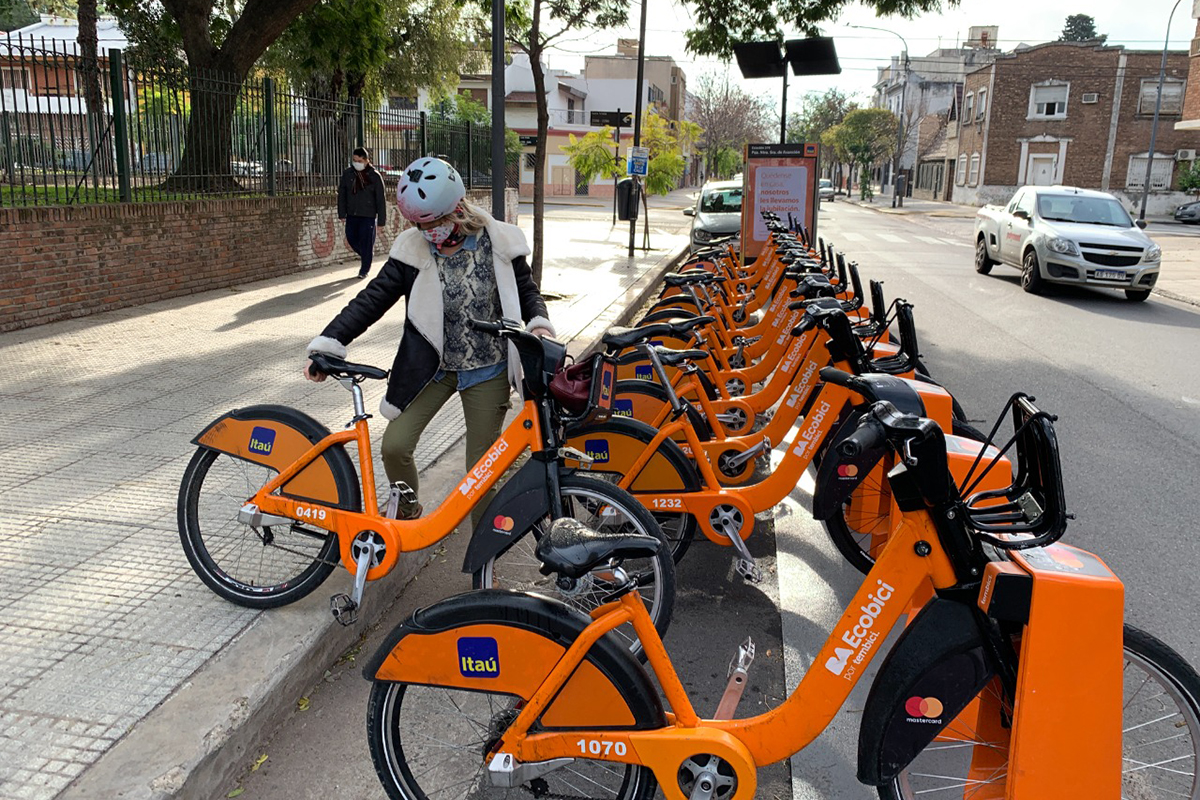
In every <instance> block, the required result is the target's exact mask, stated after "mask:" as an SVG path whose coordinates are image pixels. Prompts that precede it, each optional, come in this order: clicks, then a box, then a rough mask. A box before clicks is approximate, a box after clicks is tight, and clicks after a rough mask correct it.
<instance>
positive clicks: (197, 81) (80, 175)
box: [0, 36, 516, 206]
mask: <svg viewBox="0 0 1200 800" xmlns="http://www.w3.org/2000/svg"><path fill="white" fill-rule="evenodd" d="M359 146H365V147H367V148H368V149H369V150H370V152H371V153H372V161H373V162H374V164H375V165H376V167H377V169H379V171H380V172H381V173H382V174H383V176H384V180H385V183H387V184H388V185H389V186H390V185H394V183H395V181H396V180H397V178H398V176H399V174H400V171H401V170H402V169H403V168H404V166H405V165H407V164H408V163H410V162H411V161H413V160H415V159H416V158H418V157H419V156H420V155H422V154H428V153H436V154H440V155H444V156H446V157H447V158H448V159H449V160H450V161H451V163H453V164H454V165H455V167H457V168H458V169H459V171H460V172H461V173H462V175H463V179H464V181H465V182H466V184H467V187H468V188H484V187H490V186H491V183H492V169H491V129H490V126H487V125H478V124H475V125H473V124H470V123H460V122H456V121H452V120H447V119H442V118H438V117H437V116H430V115H428V114H427V113H426V112H423V111H415V110H405V109H378V110H377V109H372V108H367V107H365V106H364V104H363V102H362V101H361V100H359V101H357V102H350V103H347V102H341V101H337V100H328V99H322V98H318V97H313V96H306V95H303V94H299V93H295V92H292V91H288V90H287V88H286V87H283V86H280V85H279V84H278V83H277V82H276V81H275V80H273V79H272V78H269V77H265V78H259V77H254V78H251V79H249V80H247V81H246V82H244V83H242V82H239V81H237V80H236V78H233V77H231V76H228V75H224V74H220V73H209V72H200V71H188V72H173V71H169V70H146V69H133V68H131V67H129V66H128V65H127V64H126V63H125V62H124V59H123V57H122V53H121V52H120V51H118V50H109V51H107V53H106V54H105V55H104V56H102V57H100V58H98V59H87V58H84V57H83V56H82V55H80V54H79V52H78V50H77V49H76V47H75V45H74V43H73V42H61V41H57V42H47V41H46V40H38V41H36V42H35V41H32V40H30V39H27V38H26V39H19V38H15V37H11V36H9V37H5V38H3V39H0V206H12V205H63V204H74V203H97V202H139V201H157V200H175V199H186V198H193V197H199V196H213V195H225V196H229V195H293V194H328V193H330V192H332V191H333V190H334V187H336V185H337V181H338V178H339V177H340V176H341V174H342V172H343V170H345V169H346V167H347V166H348V165H349V160H350V152H351V150H352V149H353V148H355V147H359ZM509 172H510V173H512V176H515V174H516V173H515V171H512V170H510V171H509ZM512 176H510V181H511V177H512Z"/></svg>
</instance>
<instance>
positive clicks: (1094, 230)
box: [975, 186, 1162, 300]
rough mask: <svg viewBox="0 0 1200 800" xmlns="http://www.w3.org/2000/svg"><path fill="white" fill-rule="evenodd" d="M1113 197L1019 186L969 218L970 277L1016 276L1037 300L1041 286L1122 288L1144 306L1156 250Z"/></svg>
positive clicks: (1153, 279)
mask: <svg viewBox="0 0 1200 800" xmlns="http://www.w3.org/2000/svg"><path fill="white" fill-rule="evenodd" d="M1144 227H1146V225H1145V223H1144V222H1143V221H1141V220H1138V221H1137V222H1136V223H1135V222H1134V221H1133V219H1132V218H1130V216H1129V214H1128V213H1127V212H1126V211H1125V209H1124V207H1122V206H1121V204H1120V203H1119V202H1118V201H1117V199H1116V198H1115V197H1113V196H1112V195H1110V194H1105V193H1104V192H1095V191H1091V190H1088V189H1076V188H1073V187H1070V186H1025V187H1022V188H1020V189H1018V190H1017V193H1016V194H1014V195H1013V197H1012V199H1011V200H1010V201H1009V202H1008V205H1006V206H996V205H989V206H984V207H983V208H981V209H979V213H978V214H976V215H975V271H976V272H978V273H980V274H981V275H987V274H988V273H989V272H991V271H992V266H993V265H994V264H997V263H999V264H1008V265H1010V266H1013V267H1016V268H1018V269H1019V270H1021V287H1022V288H1023V289H1024V290H1025V291H1027V292H1030V293H1031V294H1038V293H1039V292H1041V291H1042V289H1044V288H1045V285H1046V283H1048V282H1050V283H1070V284H1077V285H1079V284H1087V285H1090V286H1104V287H1107V288H1110V289H1124V290H1125V296H1126V297H1128V298H1129V299H1130V300H1145V299H1146V298H1147V297H1149V296H1150V290H1151V289H1153V288H1154V284H1155V283H1156V282H1157V281H1158V270H1159V266H1160V264H1161V262H1162V249H1161V248H1159V246H1158V245H1157V244H1155V243H1154V242H1153V241H1151V239H1150V237H1149V236H1147V235H1146V234H1145V233H1143V232H1142V228H1144Z"/></svg>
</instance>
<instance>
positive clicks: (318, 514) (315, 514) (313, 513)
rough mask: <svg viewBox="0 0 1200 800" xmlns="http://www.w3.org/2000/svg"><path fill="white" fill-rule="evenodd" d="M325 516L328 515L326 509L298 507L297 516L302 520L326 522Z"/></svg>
mask: <svg viewBox="0 0 1200 800" xmlns="http://www.w3.org/2000/svg"><path fill="white" fill-rule="evenodd" d="M325 515H326V512H325V509H323V508H310V507H308V506H296V516H297V517H299V518H300V519H315V520H324V519H325Z"/></svg>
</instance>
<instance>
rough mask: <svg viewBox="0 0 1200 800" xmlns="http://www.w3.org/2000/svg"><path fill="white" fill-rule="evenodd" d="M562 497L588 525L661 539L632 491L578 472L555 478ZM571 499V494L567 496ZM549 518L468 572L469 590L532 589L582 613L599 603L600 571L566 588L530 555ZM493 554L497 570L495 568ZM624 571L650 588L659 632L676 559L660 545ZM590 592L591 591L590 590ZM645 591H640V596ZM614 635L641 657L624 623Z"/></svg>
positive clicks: (667, 619) (671, 598)
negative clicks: (649, 554)
mask: <svg viewBox="0 0 1200 800" xmlns="http://www.w3.org/2000/svg"><path fill="white" fill-rule="evenodd" d="M559 490H560V493H561V494H562V496H563V500H564V502H563V511H564V513H565V514H567V515H569V516H573V517H574V518H575V519H578V520H579V521H580V522H583V523H584V524H585V525H587V526H588V527H591V528H594V529H597V530H602V531H607V532H637V533H645V534H649V535H651V536H655V537H657V538H659V539H661V540H663V541H664V543H665V542H666V537H664V536H663V532H662V529H661V528H659V525H658V523H657V522H655V520H654V517H653V516H652V515H651V514H650V512H649V510H647V509H646V507H645V506H643V505H642V504H641V503H639V502H638V501H637V500H636V499H635V498H634V497H633V495H631V494H629V492H626V491H625V490H624V489H621V488H619V487H617V486H615V485H614V484H611V483H607V482H605V481H603V480H600V479H599V478H588V477H584V476H581V475H564V476H563V477H562V478H561V480H560V481H559ZM572 498H575V499H574V500H572ZM549 521H550V520H549V517H547V518H546V519H545V520H544V521H543V522H542V523H539V524H538V525H535V526H534V528H533V530H532V531H530V533H529V534H528V535H526V536H522V537H520V538H519V539H517V541H515V542H513V544H512V546H511V547H509V548H508V549H507V550H505V551H504V552H503V553H502V554H501V555H500V556H499V557H493V558H490V559H488V560H487V561H486V562H485V563H484V565H483V566H482V567H480V568H479V569H477V570H475V572H474V573H473V574H472V576H471V580H472V588H475V589H484V588H503V589H515V590H517V591H533V592H537V593H540V594H545V595H548V596H550V597H554V598H556V599H558V600H562V601H563V602H565V603H566V604H567V605H569V606H571V607H572V608H576V609H579V610H581V611H583V612H584V613H585V614H586V613H588V612H590V611H591V610H592V609H593V608H596V607H598V606H599V605H600V604H601V602H600V596H601V595H602V594H603V592H604V589H603V580H604V577H603V573H604V572H605V570H606V568H598V569H597V570H594V571H593V572H592V573H591V574H589V575H587V576H585V577H584V579H582V580H581V581H579V582H578V583H577V584H576V586H574V587H572V588H571V589H569V590H563V589H560V588H559V586H558V584H557V582H556V579H555V576H553V575H551V576H546V575H543V574H541V571H540V568H541V562H540V561H539V560H538V559H537V557H536V556H535V555H534V550H535V548H536V546H537V540H538V539H539V538H540V537H541V531H542V530H543V529H544V528H545V526H546V525H548V524H549ZM497 558H498V559H499V562H500V564H501V569H500V570H499V571H498V570H497V569H496V563H497ZM625 568H626V570H627V571H630V572H634V571H636V572H637V574H638V575H639V577H640V578H641V581H642V587H643V588H647V587H652V590H651V591H650V592H649V594H650V599H649V600H648V601H647V603H646V605H647V606H648V610H649V612H650V618H651V619H652V620H654V627H655V629H657V630H658V634H659V636H664V635H665V634H666V632H667V627H668V626H669V625H670V624H671V614H672V612H673V610H674V606H675V562H674V561H673V560H672V558H671V550H670V548H669V547H668V546H665V544H664V547H663V548H662V549H661V550H660V551H659V552H658V554H657V555H655V556H654V557H653V558H648V559H636V560H633V561H629V560H627V561H626V563H625ZM589 592H590V593H589ZM646 594H647V593H646V592H643V593H642V596H643V598H645V597H646ZM613 634H614V635H616V636H617V637H618V638H620V639H622V640H624V642H625V643H626V645H627V646H628V647H629V650H630V652H631V653H634V654H638V655H639V656H640V655H643V654H642V652H641V650H642V648H641V643H640V642H639V641H638V639H637V636H636V634H634V632H633V628H632V626H631V625H628V624H626V625H623V626H621V627H620V628H617V629H616V630H615V631H613Z"/></svg>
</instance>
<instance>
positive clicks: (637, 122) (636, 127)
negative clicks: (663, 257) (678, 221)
mask: <svg viewBox="0 0 1200 800" xmlns="http://www.w3.org/2000/svg"><path fill="white" fill-rule="evenodd" d="M649 5H650V0H642V22H641V26H640V28H639V30H638V65H637V102H636V103H635V104H634V107H633V146H634V147H641V145H642V94H643V92H644V90H643V88H642V81H643V80H645V78H646V7H647V6H649ZM633 188H634V190H635V191H636V192H637V193H638V197H639V199H640V197H641V188H642V187H641V184H640V182H639V181H638V179H637V177H636V176H635V177H634V179H633ZM649 216H650V204H649V203H647V204H646V217H647V220H646V224H647V226H649V224H650V221H649ZM636 228H637V219H631V220H629V257H630V258H633V237H634V236H636V235H637V231H636Z"/></svg>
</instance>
